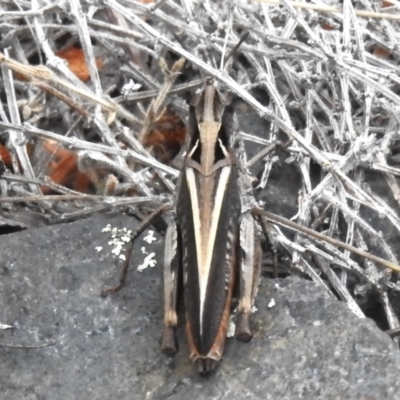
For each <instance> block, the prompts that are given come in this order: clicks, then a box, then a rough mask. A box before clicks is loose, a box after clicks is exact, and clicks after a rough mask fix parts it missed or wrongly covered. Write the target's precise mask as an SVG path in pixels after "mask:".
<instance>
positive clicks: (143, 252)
mask: <svg viewBox="0 0 400 400" xmlns="http://www.w3.org/2000/svg"><path fill="white" fill-rule="evenodd" d="M140 251H141V252H142V254H149V253H147V250H146V247H144V246H143V247H142V248H141V249H140Z"/></svg>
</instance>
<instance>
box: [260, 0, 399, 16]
mask: <svg viewBox="0 0 400 400" xmlns="http://www.w3.org/2000/svg"><path fill="white" fill-rule="evenodd" d="M253 1H257V2H259V3H267V4H273V5H277V6H280V5H284V2H283V1H282V0H253ZM288 3H289V4H290V5H291V6H292V7H295V8H303V9H306V10H314V11H322V12H327V13H338V14H343V10H342V9H341V8H337V7H332V6H325V5H318V4H311V3H302V2H299V1H291V2H288ZM354 12H355V14H356V15H357V16H358V17H363V18H379V19H390V20H394V21H398V20H400V15H398V14H389V13H378V12H374V11H364V10H354Z"/></svg>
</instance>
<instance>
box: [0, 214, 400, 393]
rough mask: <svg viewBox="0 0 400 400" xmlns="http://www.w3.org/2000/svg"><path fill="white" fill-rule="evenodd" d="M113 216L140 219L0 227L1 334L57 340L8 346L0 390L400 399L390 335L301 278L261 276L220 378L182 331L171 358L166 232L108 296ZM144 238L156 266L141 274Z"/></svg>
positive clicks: (399, 364)
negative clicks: (164, 349) (243, 330)
mask: <svg viewBox="0 0 400 400" xmlns="http://www.w3.org/2000/svg"><path fill="white" fill-rule="evenodd" d="M107 224H111V226H112V227H119V228H122V227H127V228H128V229H132V227H133V226H135V220H134V219H129V218H128V217H125V216H105V215H103V216H96V217H93V218H90V219H86V220H82V221H79V222H75V223H70V224H65V225H58V226H53V227H45V228H39V229H30V230H27V231H24V232H19V233H14V234H10V235H6V236H1V238H0V274H1V280H0V301H1V308H0V322H1V323H3V324H10V325H13V324H15V326H16V328H17V329H14V330H7V331H1V332H0V342H1V343H2V344H14V345H18V344H35V343H36V344H37V343H40V342H46V341H49V340H52V339H55V340H56V342H57V343H56V345H54V346H52V347H48V348H43V349H35V350H26V349H25V350H22V349H8V348H0V353H1V357H0V387H1V391H0V398H1V399H4V400H6V399H12V400H19V399H24V400H25V399H26V400H28V399H29V400H39V399H41V400H45V399H46V400H47V399H51V400H58V399H60V400H61V399H62V400H65V399H67V400H69V399H91V400H102V399H107V400H108V399H115V400H117V399H124V400H125V399H160V400H161V399H173V400H178V399H181V400H184V399H229V400H234V399H301V398H304V399H335V400H336V399H364V400H367V399H396V398H397V399H398V398H400V380H399V379H398V375H399V370H400V351H398V350H397V349H396V347H395V345H394V343H393V342H392V341H391V340H390V339H389V337H387V336H386V335H385V334H384V333H382V332H381V331H380V330H379V329H378V328H377V327H376V326H375V324H374V322H372V321H371V320H358V319H357V318H356V317H355V316H353V315H352V314H351V313H350V312H349V311H348V310H347V308H346V306H345V305H344V304H343V303H340V302H339V301H337V300H335V299H333V298H331V297H328V295H327V294H326V293H325V292H324V291H323V289H322V288H320V287H319V286H317V285H316V284H314V283H311V282H307V281H303V280H300V279H299V278H295V277H293V278H289V279H285V280H268V279H265V278H263V279H262V282H261V285H260V290H259V295H258V298H257V307H258V311H257V312H256V313H255V314H254V316H253V323H254V328H255V331H256V334H255V337H254V339H253V341H252V342H251V343H249V344H242V343H238V342H237V341H235V340H233V339H229V340H228V343H227V348H226V352H225V357H224V358H223V360H222V362H221V363H220V366H219V368H218V370H217V371H216V372H215V374H213V375H212V376H210V377H208V378H203V377H200V376H198V375H197V373H196V372H195V370H194V368H193V366H192V365H191V363H190V362H189V360H188V349H187V344H186V340H185V338H184V335H183V332H180V352H179V354H178V355H177V356H176V357H175V358H174V359H172V360H168V359H166V358H165V357H164V356H163V355H161V354H160V353H159V336H160V333H161V324H162V305H161V304H162V299H161V290H162V280H161V277H162V269H161V260H162V246H163V238H162V237H160V235H158V234H157V233H156V234H155V236H156V238H157V240H156V241H155V242H153V243H152V244H149V243H147V242H146V241H144V236H146V235H148V233H145V234H144V236H142V237H141V238H140V240H139V241H138V242H137V244H136V247H135V250H134V255H133V257H132V259H133V263H134V266H135V268H133V267H132V269H131V270H130V273H129V275H128V280H127V283H126V286H125V287H124V288H123V289H122V291H121V292H119V293H118V294H116V295H114V296H112V297H109V298H106V299H104V298H101V297H100V295H99V293H100V290H101V288H104V286H106V285H110V284H113V283H115V282H116V281H117V278H118V272H119V271H118V265H119V261H118V259H117V258H116V257H115V256H113V255H112V253H111V251H112V249H113V248H115V245H109V244H108V242H109V241H110V240H111V232H102V230H103V228H104V227H105V226H106V225H107ZM100 247H102V249H101V250H100ZM143 247H144V248H145V250H146V251H147V252H148V253H151V252H155V254H156V256H155V259H156V260H157V264H156V266H155V267H154V268H147V269H144V270H143V271H142V272H140V271H138V270H137V269H136V268H137V266H138V265H140V264H142V263H143V261H144V259H145V257H147V255H146V254H143V252H142V251H141V250H142V248H143ZM96 248H97V249H96ZM99 250H100V251H99ZM272 299H273V301H272ZM274 303H275V304H274ZM181 331H182V329H181Z"/></svg>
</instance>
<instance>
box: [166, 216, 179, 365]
mask: <svg viewBox="0 0 400 400" xmlns="http://www.w3.org/2000/svg"><path fill="white" fill-rule="evenodd" d="M179 247H180V245H179V240H178V228H177V225H176V222H175V221H173V222H171V223H170V224H169V225H168V228H167V233H166V237H165V252H164V328H163V333H162V336H161V352H162V353H163V354H165V355H166V356H169V357H172V356H174V355H175V354H176V352H177V351H178V345H177V341H176V336H175V330H176V326H177V324H178V310H177V305H178V287H179V281H180V272H181V271H180V257H179Z"/></svg>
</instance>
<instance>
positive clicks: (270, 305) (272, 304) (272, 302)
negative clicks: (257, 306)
mask: <svg viewBox="0 0 400 400" xmlns="http://www.w3.org/2000/svg"><path fill="white" fill-rule="evenodd" d="M275 305H276V303H275V299H274V298H272V299H271V300H270V301H269V303H268V308H272V307H275Z"/></svg>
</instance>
